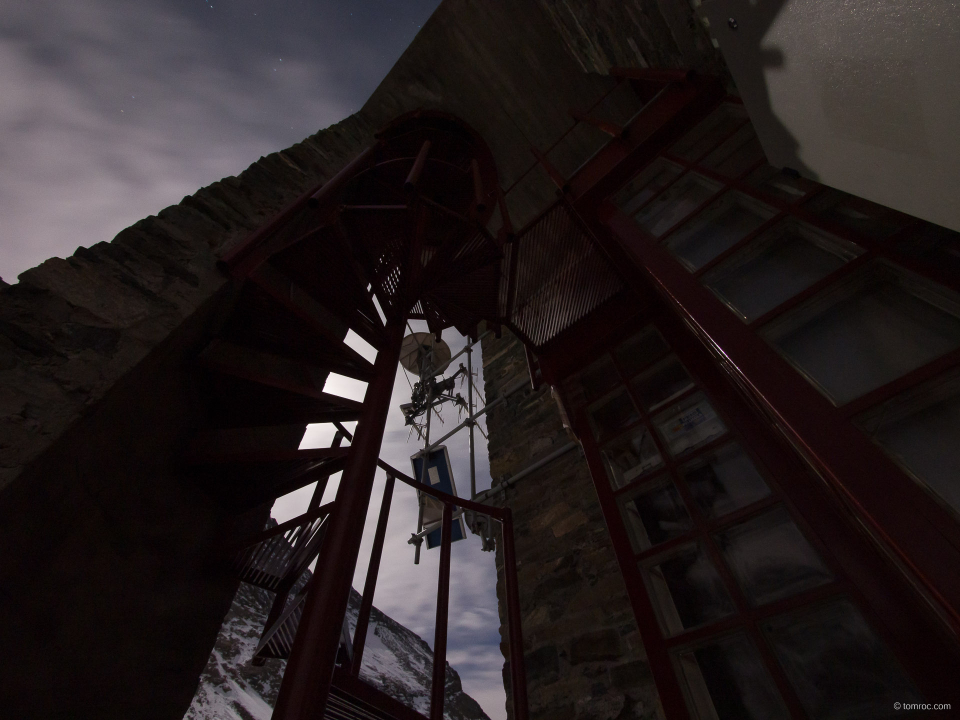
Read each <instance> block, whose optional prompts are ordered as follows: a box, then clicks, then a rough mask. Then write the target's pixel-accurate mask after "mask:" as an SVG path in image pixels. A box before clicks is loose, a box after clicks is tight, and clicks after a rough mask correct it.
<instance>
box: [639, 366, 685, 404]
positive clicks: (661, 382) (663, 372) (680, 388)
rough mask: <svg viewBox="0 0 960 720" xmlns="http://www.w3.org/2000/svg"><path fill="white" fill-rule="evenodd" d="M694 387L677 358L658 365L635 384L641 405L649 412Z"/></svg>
mask: <svg viewBox="0 0 960 720" xmlns="http://www.w3.org/2000/svg"><path fill="white" fill-rule="evenodd" d="M692 387H693V380H691V379H690V376H689V375H687V371H686V370H684V368H683V365H681V364H680V361H679V360H677V359H676V358H670V359H668V360H666V361H665V362H662V363H659V364H657V366H656V367H654V368H653V369H652V370H649V371H648V372H645V373H644V374H643V375H641V376H640V377H638V378H637V379H636V380H635V381H634V383H633V388H634V390H635V391H636V393H637V396H638V397H639V398H640V404H641V405H643V407H645V408H646V409H647V410H653V409H655V408H657V407H659V406H660V405H662V404H663V403H665V402H667V401H668V400H671V399H672V398H674V397H676V396H677V395H679V394H681V393H683V392H686V391H687V390H689V389H690V388H692Z"/></svg>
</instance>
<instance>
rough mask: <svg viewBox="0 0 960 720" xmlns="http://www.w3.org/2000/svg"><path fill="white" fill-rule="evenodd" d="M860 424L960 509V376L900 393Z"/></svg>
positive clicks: (913, 471)
mask: <svg viewBox="0 0 960 720" xmlns="http://www.w3.org/2000/svg"><path fill="white" fill-rule="evenodd" d="M858 424H859V425H860V426H861V427H862V428H863V429H864V430H865V431H866V432H867V433H868V434H869V435H870V436H871V437H872V438H873V439H874V440H875V441H876V442H878V443H880V445H881V446H882V447H883V448H884V449H885V450H886V451H887V452H888V453H890V454H891V455H892V456H893V457H894V459H896V460H897V461H898V462H900V464H902V465H903V466H904V467H906V468H907V469H908V470H909V471H910V472H911V473H912V474H913V475H914V476H915V477H917V478H918V479H919V480H921V481H922V482H923V483H924V485H926V486H927V487H929V488H930V489H931V490H933V492H934V493H936V494H937V495H938V496H939V497H940V498H941V499H942V500H943V501H944V502H946V503H947V505H949V506H950V507H952V508H953V510H954V511H955V512H957V513H958V514H960V443H958V442H957V439H958V438H960V377H957V376H953V377H950V378H948V379H946V380H938V381H936V382H934V383H930V384H927V385H925V386H922V387H920V388H918V389H916V390H913V391H911V392H909V393H906V394H905V395H903V396H900V397H898V398H895V399H894V400H893V401H891V402H888V403H885V404H884V405H882V406H881V407H879V408H876V409H875V410H873V411H871V412H870V413H868V414H866V415H865V416H864V417H862V418H861V419H860V420H858Z"/></svg>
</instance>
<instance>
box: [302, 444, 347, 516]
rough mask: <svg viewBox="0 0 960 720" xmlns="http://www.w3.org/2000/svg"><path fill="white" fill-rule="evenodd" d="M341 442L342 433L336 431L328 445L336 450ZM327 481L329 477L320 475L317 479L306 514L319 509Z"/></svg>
mask: <svg viewBox="0 0 960 720" xmlns="http://www.w3.org/2000/svg"><path fill="white" fill-rule="evenodd" d="M341 442H343V433H341V432H340V431H339V430H337V432H336V433H334V435H333V442H331V443H330V447H332V448H338V447H340V443H341ZM329 481H330V475H321V476H320V477H318V478H317V487H316V488H315V489H314V491H313V497H312V498H310V505H309V506H307V511H308V512H309V511H310V510H315V509H317V508H318V507H320V501H321V500H323V491H324V490H326V489H327V483H328V482H329Z"/></svg>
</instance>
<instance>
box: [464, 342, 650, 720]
mask: <svg viewBox="0 0 960 720" xmlns="http://www.w3.org/2000/svg"><path fill="white" fill-rule="evenodd" d="M483 372H484V380H485V384H486V386H485V392H486V397H487V399H488V401H489V400H492V399H493V398H494V397H496V396H497V395H498V393H499V392H500V390H501V389H502V388H504V387H506V386H507V385H510V384H511V383H513V382H515V381H516V379H517V378H518V377H524V376H526V374H527V367H526V358H525V356H524V351H523V346H522V344H521V343H520V341H519V340H517V339H516V338H515V337H514V336H512V335H510V334H509V333H508V332H507V331H504V332H503V337H502V338H501V339H499V340H498V339H494V338H493V337H492V336H487V337H486V338H484V340H483ZM487 426H488V428H489V435H490V439H489V452H490V473H491V476H492V477H493V478H494V483H495V484H496V483H497V482H499V481H501V480H503V479H505V478H508V477H510V476H512V475H514V474H516V473H517V472H519V471H520V470H522V469H524V468H525V467H527V466H528V465H530V464H532V463H533V462H536V461H537V460H538V459H539V458H542V457H545V456H546V455H549V454H550V453H551V452H553V451H554V450H556V449H558V448H560V447H562V446H563V445H565V444H567V443H569V442H570V437H569V436H568V435H567V432H566V431H565V430H564V428H563V425H562V423H561V419H560V413H559V411H558V409H557V405H556V403H555V401H554V400H553V397H552V396H551V394H550V389H549V388H548V387H546V386H544V387H542V388H541V389H539V390H537V391H533V390H530V389H525V390H523V391H521V392H518V393H516V394H514V395H512V396H511V397H510V398H509V399H508V400H507V402H506V403H505V404H501V405H499V406H497V407H495V408H494V409H492V410H491V411H490V415H489V419H488V423H487ZM506 504H507V505H508V506H509V507H510V508H511V509H512V511H513V517H514V523H515V540H516V553H517V565H518V568H517V572H518V579H519V587H520V604H521V612H522V627H523V634H524V654H525V659H526V669H527V678H528V692H529V701H530V716H531V718H534V719H540V718H542V719H543V720H546V719H547V718H550V720H633V719H634V718H637V719H639V718H654V717H657V716H658V715H657V713H658V712H659V711H658V707H659V703H658V700H657V692H656V688H655V686H654V683H653V679H652V677H651V675H650V670H649V667H648V665H647V662H646V656H645V654H644V651H643V646H642V643H641V641H640V635H639V632H638V630H637V626H636V622H635V621H634V618H633V612H632V610H631V607H630V603H629V600H628V598H627V591H626V587H625V586H624V583H623V579H622V577H621V575H620V570H619V568H618V566H617V561H616V557H615V556H614V552H613V547H612V545H611V543H610V537H609V535H608V533H607V528H606V525H605V523H604V521H603V517H602V515H601V512H600V505H599V503H598V501H597V497H596V492H595V490H594V487H593V481H592V480H591V478H590V473H589V470H588V469H587V465H586V462H585V461H584V460H583V456H582V454H581V453H580V451H579V449H577V450H573V451H570V452H568V453H567V454H565V455H562V456H561V457H559V458H557V459H556V460H554V461H553V462H551V463H550V464H548V465H546V466H545V467H543V468H542V469H540V470H538V471H537V472H535V473H533V474H531V475H529V476H527V477H525V478H523V479H521V480H520V481H519V482H518V483H517V484H516V485H514V486H513V487H511V488H510V489H508V490H507V493H506ZM502 562H503V561H502V556H501V553H500V550H499V549H498V552H497V563H498V567H502ZM497 592H498V595H499V597H500V606H501V634H502V636H503V637H504V642H503V645H502V649H503V651H504V657H505V658H508V657H509V656H508V654H507V644H506V627H505V619H504V612H503V598H504V594H503V587H502V581H501V582H500V583H499V584H498V587H497ZM509 677H510V674H509V667H505V669H504V678H505V681H506V683H507V687H508V701H507V707H508V712H512V708H511V707H510V702H511V699H510V698H511V696H510V693H509ZM511 716H512V715H511Z"/></svg>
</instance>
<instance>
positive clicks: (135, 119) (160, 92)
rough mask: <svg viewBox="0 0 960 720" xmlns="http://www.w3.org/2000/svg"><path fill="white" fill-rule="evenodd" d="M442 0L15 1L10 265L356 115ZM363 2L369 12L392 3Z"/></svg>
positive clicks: (91, 237)
mask: <svg viewBox="0 0 960 720" xmlns="http://www.w3.org/2000/svg"><path fill="white" fill-rule="evenodd" d="M211 4H212V5H213V6H214V7H213V9H212V10H211V8H210V7H209V6H210V5H211ZM436 4H437V3H436V2H435V1H426V0H419V1H417V2H413V3H410V6H409V7H405V8H404V9H402V11H401V12H398V13H397V20H398V24H399V21H401V20H403V21H404V22H405V23H406V29H405V30H404V31H403V32H400V31H399V28H396V29H394V30H391V27H390V25H391V24H392V23H387V20H386V19H385V18H384V19H383V20H382V21H380V20H378V23H380V24H382V25H385V26H386V27H384V28H381V27H380V26H379V25H377V26H374V25H372V24H371V22H372V21H370V22H368V23H367V25H363V24H358V23H357V22H355V20H356V18H354V17H353V16H350V15H349V14H348V13H347V11H346V10H345V9H343V8H340V7H339V4H337V3H323V4H321V5H320V6H316V5H315V4H313V3H299V2H295V1H294V0H276V2H273V3H270V4H267V5H266V6H264V4H263V3H260V2H256V1H255V0H231V2H229V3H228V2H226V1H225V2H224V3H223V5H222V6H221V5H220V3H219V2H215V1H213V0H211V1H210V2H199V1H196V2H194V1H191V2H184V1H183V0H158V1H157V2H152V3H128V2H122V1H121V0H84V2H74V3H63V2H56V1H55V0H34V1H33V2H30V3H12V4H10V3H8V4H7V6H5V7H4V22H3V26H2V29H0V94H2V96H3V98H4V102H3V103H2V104H0V137H2V138H3V142H2V143H0V216H2V217H3V218H4V228H3V233H4V234H3V236H2V239H0V242H2V246H3V253H2V254H0V276H3V277H4V279H5V280H7V281H8V282H11V281H13V280H14V278H15V277H16V275H17V274H19V273H20V272H22V271H23V270H25V269H27V268H29V267H32V266H34V265H36V264H38V263H40V262H42V261H43V260H45V259H46V258H48V257H51V256H66V255H69V254H71V253H72V252H73V251H74V250H75V249H76V248H77V247H78V246H81V245H83V246H87V245H91V244H93V243H95V242H99V241H102V240H110V239H112V238H113V237H114V235H115V234H116V233H117V232H118V231H120V230H121V229H123V228H124V227H126V226H128V225H130V224H132V223H133V222H135V221H137V220H138V219H140V218H142V217H145V216H147V215H151V214H155V213H156V212H158V211H159V210H161V209H162V208H164V207H166V206H167V205H171V204H175V203H177V202H179V201H180V199H181V198H182V197H183V196H184V195H188V194H191V193H193V192H194V191H195V190H196V189H197V188H199V187H202V186H204V185H207V184H209V183H211V182H213V181H215V180H218V179H220V178H221V177H224V176H228V175H236V174H238V173H239V172H240V171H242V170H243V169H245V168H246V167H247V166H248V165H249V164H250V163H252V162H253V161H255V160H256V159H257V158H258V157H259V156H261V155H265V154H268V153H270V152H273V151H276V150H279V149H282V148H284V147H287V146H289V145H291V144H293V143H295V142H298V141H299V140H301V139H302V138H303V137H305V136H306V135H310V134H313V133H314V132H316V131H317V130H319V129H321V128H324V127H326V126H328V125H330V124H332V123H334V122H337V121H339V120H341V119H343V118H344V117H346V116H347V115H348V114H350V113H351V112H353V111H355V110H356V109H358V108H359V107H360V106H361V105H362V103H363V102H364V100H366V98H367V97H368V96H369V94H370V92H371V91H372V90H373V89H374V88H375V87H376V85H377V83H378V82H379V81H380V79H381V78H382V77H383V76H384V75H385V74H386V72H387V70H389V68H390V66H391V65H392V64H393V62H394V61H395V60H396V58H397V57H398V56H399V54H400V53H401V51H402V50H403V48H404V47H405V46H406V44H407V43H408V42H409V41H410V40H411V39H412V37H413V34H414V32H415V30H416V26H417V24H418V23H417V22H415V21H414V20H411V18H414V19H415V20H416V19H419V22H422V21H423V20H425V19H426V17H427V15H429V12H431V11H432V10H433V8H434V7H435V6H436ZM351 5H355V6H357V10H358V15H359V14H360V10H361V9H363V8H367V9H369V8H371V7H373V6H377V5H378V3H376V2H374V1H373V0H368V1H367V2H366V3H362V2H361V3H351ZM344 7H346V4H344ZM401 15H402V16H403V17H401ZM408 21H409V22H408ZM411 23H412V29H411Z"/></svg>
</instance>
